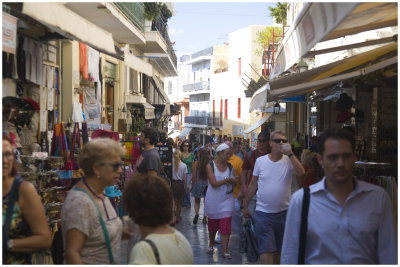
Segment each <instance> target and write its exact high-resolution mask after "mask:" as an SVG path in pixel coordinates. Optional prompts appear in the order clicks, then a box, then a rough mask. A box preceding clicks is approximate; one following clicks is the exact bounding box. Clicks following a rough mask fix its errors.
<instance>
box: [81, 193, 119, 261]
mask: <svg viewBox="0 0 400 267" xmlns="http://www.w3.org/2000/svg"><path fill="white" fill-rule="evenodd" d="M74 190H76V191H81V192H84V193H85V194H86V195H88V196H89V198H90V200H91V201H92V202H93V204H94V206H95V207H96V209H97V213H98V214H99V220H100V225H101V228H102V229H103V233H104V239H105V240H106V246H107V251H108V258H109V260H110V263H111V264H114V263H115V262H114V257H113V253H112V249H111V243H110V237H109V235H108V231H107V227H106V224H105V222H104V219H103V216H101V212H100V209H99V206H97V204H96V202H94V200H93V198H92V197H91V196H90V194H89V193H88V191H86V190H85V189H83V188H79V187H76V188H74Z"/></svg>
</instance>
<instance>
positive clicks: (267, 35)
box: [254, 26, 283, 55]
mask: <svg viewBox="0 0 400 267" xmlns="http://www.w3.org/2000/svg"><path fill="white" fill-rule="evenodd" d="M272 30H273V32H274V34H272ZM282 33H283V32H282V28H281V27H272V26H267V27H266V28H265V30H263V31H260V32H257V33H256V35H257V39H256V40H255V42H256V44H258V46H259V48H257V49H256V50H255V51H254V52H255V53H256V54H257V55H261V54H262V52H263V50H264V47H265V49H268V43H272V40H273V39H274V42H275V43H279V42H280V41H281V40H282ZM273 35H275V38H273Z"/></svg>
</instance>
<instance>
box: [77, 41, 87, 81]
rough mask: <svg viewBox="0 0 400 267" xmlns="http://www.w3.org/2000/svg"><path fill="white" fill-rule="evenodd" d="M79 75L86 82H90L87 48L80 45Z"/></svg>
mask: <svg viewBox="0 0 400 267" xmlns="http://www.w3.org/2000/svg"><path fill="white" fill-rule="evenodd" d="M79 73H80V74H81V75H82V77H83V78H84V79H85V80H89V74H88V57H87V46H86V45H85V44H83V43H79Z"/></svg>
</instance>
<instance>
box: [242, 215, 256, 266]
mask: <svg viewBox="0 0 400 267" xmlns="http://www.w3.org/2000/svg"><path fill="white" fill-rule="evenodd" d="M239 251H240V253H246V257H247V261H248V262H256V261H257V260H258V245H257V238H256V234H255V230H254V220H253V218H251V217H250V218H246V219H245V222H244V224H243V231H242V234H241V236H240V245H239Z"/></svg>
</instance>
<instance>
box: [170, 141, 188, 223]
mask: <svg viewBox="0 0 400 267" xmlns="http://www.w3.org/2000/svg"><path fill="white" fill-rule="evenodd" d="M173 158H174V160H173V166H172V190H173V193H174V211H175V216H174V218H173V221H172V223H171V226H174V225H175V224H178V223H180V222H181V221H182V217H181V209H182V200H183V196H184V195H185V192H186V191H187V190H186V189H187V188H186V187H187V173H188V170H187V167H186V164H185V163H183V162H182V160H181V158H182V153H181V151H180V150H178V149H177V150H175V152H174V154H173Z"/></svg>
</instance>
